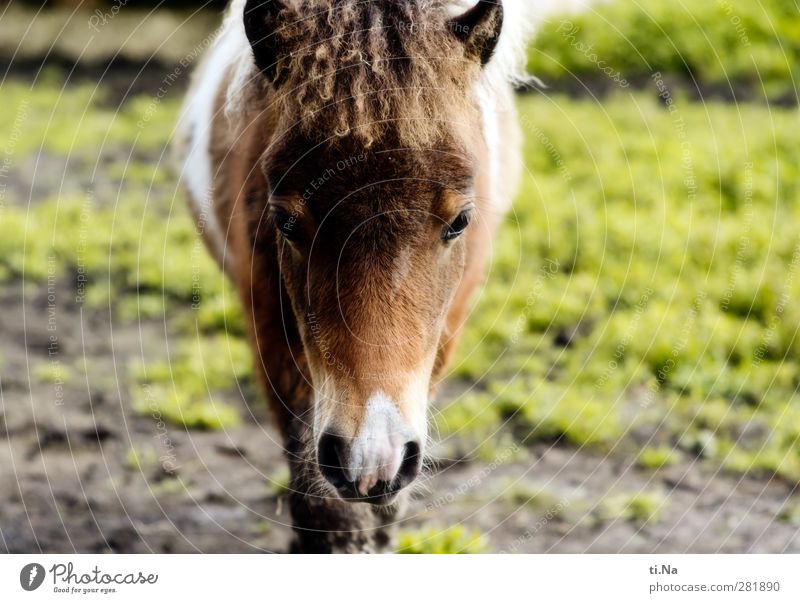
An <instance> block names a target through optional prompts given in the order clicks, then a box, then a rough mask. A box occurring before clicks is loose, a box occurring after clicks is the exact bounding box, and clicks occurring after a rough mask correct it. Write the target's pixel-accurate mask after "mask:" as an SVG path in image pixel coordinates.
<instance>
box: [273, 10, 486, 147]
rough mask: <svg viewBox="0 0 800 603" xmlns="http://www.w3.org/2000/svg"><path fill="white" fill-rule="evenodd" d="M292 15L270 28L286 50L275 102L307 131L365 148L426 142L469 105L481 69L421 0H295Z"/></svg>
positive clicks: (440, 12) (443, 16) (438, 14)
mask: <svg viewBox="0 0 800 603" xmlns="http://www.w3.org/2000/svg"><path fill="white" fill-rule="evenodd" d="M297 14H300V15H302V18H301V19H300V20H295V21H293V22H289V23H287V24H286V25H285V26H284V27H282V28H280V29H279V30H278V31H277V32H276V34H275V35H276V36H278V38H279V40H280V42H279V43H280V44H281V45H282V46H283V45H285V47H286V48H291V49H292V52H291V53H290V54H288V56H287V57H286V59H285V60H282V61H280V62H279V64H278V65H277V74H278V78H279V79H280V81H281V86H280V95H279V98H278V103H280V105H281V110H282V112H284V113H285V114H286V115H289V116H294V117H295V118H296V119H297V120H298V122H299V123H298V124H297V125H298V126H299V127H300V128H302V129H303V131H304V132H305V133H307V134H309V133H314V132H322V133H326V134H327V135H331V134H332V135H338V136H344V135H354V136H356V137H358V138H359V139H361V140H362V142H363V143H364V144H366V145H367V146H369V145H370V144H371V143H372V142H373V141H375V140H377V139H379V138H381V137H383V136H384V135H386V134H387V132H391V133H392V134H394V137H396V139H397V142H399V143H401V144H403V145H406V146H410V147H421V146H426V145H430V144H431V143H432V142H434V141H435V140H437V139H438V138H439V137H440V136H441V135H442V133H443V132H444V130H445V123H443V121H442V120H446V119H452V118H455V119H457V118H458V117H457V116H458V115H461V114H462V112H463V111H466V110H468V109H469V98H468V95H467V94H466V91H467V90H468V89H469V87H470V84H471V83H472V82H473V81H474V80H475V79H476V78H477V76H478V74H479V69H478V66H477V65H476V64H475V62H474V61H469V60H466V59H465V58H464V53H463V47H462V46H461V45H460V44H459V43H457V41H456V39H455V38H454V37H453V36H452V35H451V34H450V32H449V31H448V29H447V14H446V12H445V11H444V9H443V7H442V5H441V4H440V3H439V2H431V1H429V0H389V1H383V2H371V1H369V0H366V1H365V0H334V1H331V0H301V1H300V2H299V3H297Z"/></svg>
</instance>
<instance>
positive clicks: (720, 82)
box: [529, 0, 800, 98]
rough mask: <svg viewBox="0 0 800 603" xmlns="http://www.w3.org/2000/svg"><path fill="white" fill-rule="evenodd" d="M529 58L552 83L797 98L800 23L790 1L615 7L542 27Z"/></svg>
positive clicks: (619, 3) (653, 0) (655, 2)
mask: <svg viewBox="0 0 800 603" xmlns="http://www.w3.org/2000/svg"><path fill="white" fill-rule="evenodd" d="M529 58H530V61H529V69H530V71H531V72H532V73H535V74H537V75H539V76H540V77H542V78H543V79H544V80H545V81H550V82H553V81H558V80H563V81H565V82H568V83H570V82H572V81H574V80H579V81H585V82H586V81H588V82H592V81H597V80H602V79H607V80H608V81H609V82H610V83H613V84H616V85H621V86H622V87H625V86H626V85H629V84H630V83H631V82H636V81H637V80H640V81H648V80H649V78H650V76H651V75H652V74H653V73H655V72H661V73H662V74H669V75H673V76H680V77H684V78H687V79H688V78H693V79H694V80H696V81H697V82H698V83H699V84H700V85H702V86H705V87H709V86H711V87H716V88H718V89H721V90H727V91H728V93H729V94H730V90H731V89H736V90H738V91H739V92H741V90H747V91H748V92H749V94H751V95H752V96H754V97H757V98H763V97H765V96H766V97H767V98H778V97H790V98H797V91H796V86H797V82H798V81H800V21H798V19H797V4H796V3H795V2H794V0H760V1H759V2H752V1H751V0H709V1H708V2H689V3H686V2H680V3H676V2H664V1H663V0H640V1H639V2H626V1H624V0H615V1H613V2H608V3H597V4H596V6H595V7H593V9H592V10H589V11H587V12H586V13H584V14H580V15H568V16H565V17H563V18H555V19H552V20H550V21H548V22H547V23H546V24H545V25H544V26H543V28H542V30H541V31H540V32H539V34H538V35H537V37H536V40H535V42H534V44H533V45H532V46H531V50H530V53H529ZM601 69H604V70H605V72H604V71H602V70H601ZM612 87H613V85H612Z"/></svg>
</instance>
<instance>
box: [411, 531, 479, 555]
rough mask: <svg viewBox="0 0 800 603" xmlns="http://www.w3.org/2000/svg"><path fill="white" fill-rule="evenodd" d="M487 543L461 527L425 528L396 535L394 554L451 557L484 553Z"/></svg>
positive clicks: (476, 533)
mask: <svg viewBox="0 0 800 603" xmlns="http://www.w3.org/2000/svg"><path fill="white" fill-rule="evenodd" d="M488 550H489V543H488V540H487V538H486V537H485V536H483V535H482V534H481V533H480V532H478V531H477V530H469V529H467V528H465V527H464V526H462V525H456V526H452V527H449V528H441V529H440V528H426V529H424V530H417V531H403V532H400V533H399V534H398V535H397V547H396V549H395V552H396V553H401V554H422V555H453V554H477V553H486V552H488Z"/></svg>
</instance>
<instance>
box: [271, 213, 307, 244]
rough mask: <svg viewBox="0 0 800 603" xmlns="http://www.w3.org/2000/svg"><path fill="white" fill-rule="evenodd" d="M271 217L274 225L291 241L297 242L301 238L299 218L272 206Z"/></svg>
mask: <svg viewBox="0 0 800 603" xmlns="http://www.w3.org/2000/svg"><path fill="white" fill-rule="evenodd" d="M269 216H270V219H271V220H272V223H273V224H275V228H277V229H278V230H279V231H280V233H281V234H282V235H283V236H284V237H285V238H286V239H288V240H290V241H296V240H297V239H298V238H299V235H300V233H299V228H298V226H297V216H296V215H294V214H291V213H289V212H288V211H286V210H285V209H283V208H282V207H275V206H272V207H270V209H269Z"/></svg>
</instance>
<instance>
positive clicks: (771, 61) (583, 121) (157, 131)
mask: <svg viewBox="0 0 800 603" xmlns="http://www.w3.org/2000/svg"><path fill="white" fill-rule="evenodd" d="M223 4H224V3H222V2H207V3H202V2H190V1H188V0H187V1H182V2H177V1H174V2H160V3H159V2H135V3H134V2H130V3H127V2H125V1H124V0H118V1H117V2H104V1H99V0H98V1H96V2H91V1H66V0H65V1H60V2H48V3H45V4H42V3H41V2H17V1H15V2H13V3H6V4H5V5H3V6H2V7H0V69H2V73H3V77H2V83H0V99H2V101H3V103H2V106H3V111H0V341H1V342H2V344H0V434H2V436H3V439H2V442H0V484H2V488H0V498H2V500H0V550H5V551H8V552H15V553H23V552H28V553H30V552H38V551H45V552H73V551H77V552H106V551H119V552H146V551H154V552H193V551H206V552H234V551H235V552H247V551H253V552H257V551H278V552H281V551H285V550H286V549H287V545H288V541H289V536H290V528H289V524H290V518H289V513H288V509H287V508H286V505H285V495H286V490H287V487H288V472H287V470H286V469H285V466H284V463H283V460H282V456H281V451H280V446H279V442H278V440H277V434H276V432H275V431H274V430H273V429H272V428H271V426H270V425H269V422H268V420H267V419H266V409H265V405H264V403H263V402H262V401H261V396H260V393H259V391H258V389H257V387H256V384H255V383H254V381H253V378H252V367H251V360H250V355H249V350H248V347H247V344H246V341H245V339H244V333H243V320H242V316H241V309H240V307H239V306H238V304H237V300H236V298H235V296H234V295H233V293H232V290H231V288H230V287H229V285H228V284H227V283H226V282H225V280H224V278H223V277H222V275H221V274H220V273H219V271H218V270H217V268H216V267H215V265H214V264H213V262H212V261H211V259H210V258H209V257H208V256H207V255H206V252H205V249H204V247H203V246H202V244H201V243H200V241H199V238H198V236H197V233H196V232H195V229H194V227H193V224H192V222H191V220H190V219H189V216H188V213H187V211H186V210H185V207H184V200H183V197H182V195H181V191H180V187H179V183H178V181H177V177H176V174H175V171H174V169H173V163H172V160H171V155H170V151H169V144H170V140H171V137H172V134H173V127H174V124H175V121H176V115H177V111H178V109H179V106H180V103H181V99H182V95H183V93H184V92H185V90H186V87H187V84H188V82H189V74H190V72H191V69H192V67H193V66H194V65H195V64H196V62H197V61H198V60H199V59H200V57H201V56H202V53H203V50H204V49H205V48H207V47H208V44H209V43H210V40H211V39H212V38H213V34H214V31H215V29H216V28H217V27H218V25H219V22H220V17H221V13H222V10H223V9H224V6H223ZM537 4H538V5H539V7H538V8H537V11H539V14H538V19H537V32H536V36H535V39H534V41H533V44H532V45H531V48H530V52H529V68H530V72H531V73H533V74H535V75H537V76H538V77H539V78H540V79H541V80H542V82H543V83H544V85H545V86H544V87H542V88H541V89H538V90H528V91H521V92H520V94H519V98H518V105H519V111H520V123H521V125H522V129H523V132H524V134H525V168H526V170H525V172H526V176H525V182H524V186H523V190H522V192H521V194H520V196H519V198H518V199H517V202H516V204H515V208H514V212H513V213H512V215H511V216H509V219H508V220H507V221H506V223H505V224H504V226H503V229H502V231H501V233H500V234H499V236H498V237H497V238H496V240H495V242H494V247H493V250H492V266H491V274H490V275H489V277H488V279H487V281H486V284H485V285H484V287H483V288H482V290H481V291H480V294H479V295H478V297H477V299H476V300H475V306H474V309H473V311H472V315H471V318H470V321H469V324H468V328H467V331H466V333H465V335H464V339H463V344H462V346H461V352H460V357H459V360H458V362H457V364H456V365H455V366H454V367H453V369H452V371H451V373H450V375H449V376H448V380H447V382H446V385H445V387H444V388H443V391H442V394H441V395H440V399H439V400H438V402H437V404H436V406H435V409H434V410H433V412H432V417H431V420H432V426H433V431H434V433H435V435H436V438H437V440H438V442H439V444H438V445H437V447H436V449H435V450H434V456H435V457H436V462H435V465H434V466H435V470H434V472H433V475H432V477H431V478H430V480H428V481H426V484H425V485H426V488H425V489H423V491H421V492H420V493H418V494H417V495H416V496H415V499H414V500H413V501H412V504H411V508H410V511H409V513H408V516H407V518H406V519H404V520H403V521H402V522H401V524H400V525H399V526H398V538H397V544H396V547H397V550H398V551H401V552H443V553H451V552H480V551H489V552H509V553H511V552H583V551H590V552H651V551H652V552H654V551H659V552H687V551H692V552H713V551H725V552H783V551H792V552H800V536H799V535H798V530H799V529H800V500H798V498H797V495H796V488H797V484H798V482H799V481H800V395H798V391H797V389H798V385H800V362H798V361H799V360H800V340H798V333H797V331H798V328H800V305H798V303H797V298H798V293H800V274H798V269H799V268H800V229H798V227H797V225H798V223H800V172H799V170H800V159H798V146H799V145H798V143H799V142H800V114H799V113H798V109H797V104H798V81H800V56H798V55H800V5H798V3H797V1H796V0H709V1H708V2H701V3H697V2H685V1H684V0H669V1H667V0H637V1H635V2H630V1H627V0H625V1H622V0H608V1H597V2H588V1H580V0H575V1H572V2H566V3H565V2H555V1H553V2H538V3H537Z"/></svg>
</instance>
